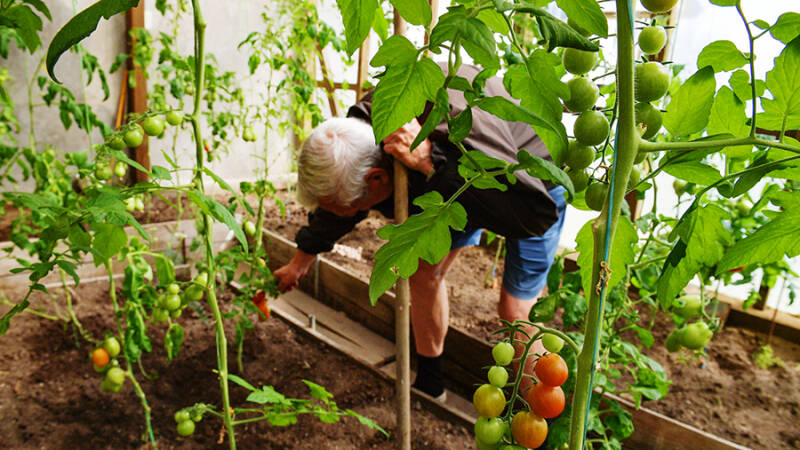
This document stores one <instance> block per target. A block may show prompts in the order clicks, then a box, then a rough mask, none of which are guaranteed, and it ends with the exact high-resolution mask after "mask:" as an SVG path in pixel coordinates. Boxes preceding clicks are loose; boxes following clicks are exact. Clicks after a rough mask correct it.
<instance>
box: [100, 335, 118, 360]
mask: <svg viewBox="0 0 800 450" xmlns="http://www.w3.org/2000/svg"><path fill="white" fill-rule="evenodd" d="M103 348H104V349H106V351H107V352H108V356H110V357H112V358H114V357H116V356H117V355H119V352H120V350H121V346H120V345H119V341H118V340H117V338H115V337H114V336H109V337H107V338H106V340H105V341H104V342H103Z"/></svg>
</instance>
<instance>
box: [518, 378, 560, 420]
mask: <svg viewBox="0 0 800 450" xmlns="http://www.w3.org/2000/svg"><path fill="white" fill-rule="evenodd" d="M525 400H526V401H527V402H528V404H529V405H531V409H533V412H535V413H536V414H537V415H539V416H542V417H544V418H546V419H552V418H553V417H557V416H558V415H559V414H561V411H564V403H565V399H564V391H563V390H561V386H548V385H546V384H544V383H537V384H535V385H534V386H533V387H532V388H530V389H528V391H527V392H526V393H525Z"/></svg>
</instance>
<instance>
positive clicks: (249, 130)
mask: <svg viewBox="0 0 800 450" xmlns="http://www.w3.org/2000/svg"><path fill="white" fill-rule="evenodd" d="M242 139H243V140H244V141H245V142H254V141H255V140H256V133H255V131H253V127H244V130H243V131H242Z"/></svg>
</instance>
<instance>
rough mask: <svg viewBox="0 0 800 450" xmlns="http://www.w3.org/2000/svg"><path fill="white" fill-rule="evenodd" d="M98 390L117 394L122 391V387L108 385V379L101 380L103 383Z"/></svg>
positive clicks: (119, 385)
mask: <svg viewBox="0 0 800 450" xmlns="http://www.w3.org/2000/svg"><path fill="white" fill-rule="evenodd" d="M100 389H102V390H103V391H104V392H112V393H117V392H119V391H120V390H121V389H122V385H121V384H113V383H110V382H109V381H108V378H103V381H102V382H101V383H100Z"/></svg>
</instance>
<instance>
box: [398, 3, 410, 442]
mask: <svg viewBox="0 0 800 450" xmlns="http://www.w3.org/2000/svg"><path fill="white" fill-rule="evenodd" d="M405 33H406V23H405V21H404V20H403V18H402V17H401V16H400V14H399V13H398V12H397V10H396V9H395V10H394V34H395V35H404V34H405ZM394 218H395V220H396V221H397V222H398V223H401V222H404V221H405V220H406V219H407V218H408V174H407V173H406V168H405V166H403V164H401V163H400V161H398V160H396V159H395V160H394ZM396 290H397V291H396V292H397V301H396V302H395V314H394V324H395V325H394V327H395V348H396V356H397V378H396V381H395V390H396V391H397V430H398V431H397V432H398V433H399V435H400V436H399V444H400V446H399V448H400V449H401V450H411V344H410V342H411V339H410V335H411V331H410V328H411V314H410V309H411V288H410V286H409V282H408V280H404V279H402V278H400V279H399V280H398V282H397V287H396Z"/></svg>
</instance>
